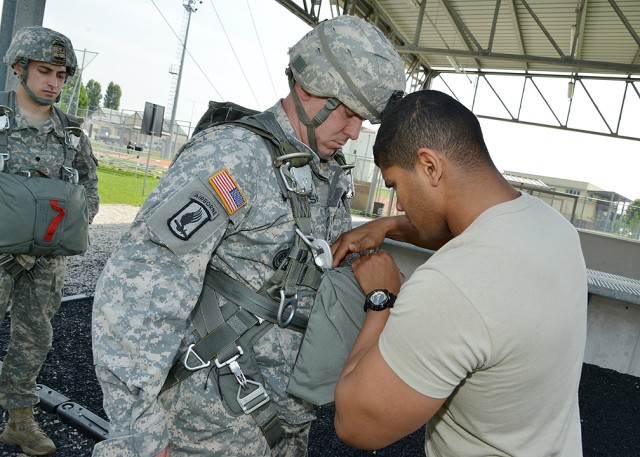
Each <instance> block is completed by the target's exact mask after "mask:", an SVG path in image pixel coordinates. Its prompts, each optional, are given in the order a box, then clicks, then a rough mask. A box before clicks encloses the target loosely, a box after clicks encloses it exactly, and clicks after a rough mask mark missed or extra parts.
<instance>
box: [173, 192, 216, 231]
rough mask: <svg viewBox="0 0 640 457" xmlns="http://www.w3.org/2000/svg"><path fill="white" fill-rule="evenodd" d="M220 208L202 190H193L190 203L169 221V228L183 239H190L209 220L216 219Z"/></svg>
mask: <svg viewBox="0 0 640 457" xmlns="http://www.w3.org/2000/svg"><path fill="white" fill-rule="evenodd" d="M217 215H218V210H217V209H216V207H215V205H214V204H213V202H212V201H211V200H209V199H208V198H207V197H206V196H205V195H203V194H201V193H200V192H193V193H192V194H191V196H190V197H189V203H187V204H186V205H184V206H183V207H182V208H180V210H179V211H178V212H177V213H175V214H174V215H173V216H172V217H171V219H169V220H168V221H167V225H168V226H169V230H171V233H173V234H174V235H175V236H177V237H178V238H180V239H181V240H185V241H186V240H188V239H189V238H191V236H192V235H193V234H194V233H196V232H197V231H198V230H199V229H200V228H201V227H202V226H203V225H204V224H206V223H207V222H208V221H211V220H213V219H215V217H216V216H217Z"/></svg>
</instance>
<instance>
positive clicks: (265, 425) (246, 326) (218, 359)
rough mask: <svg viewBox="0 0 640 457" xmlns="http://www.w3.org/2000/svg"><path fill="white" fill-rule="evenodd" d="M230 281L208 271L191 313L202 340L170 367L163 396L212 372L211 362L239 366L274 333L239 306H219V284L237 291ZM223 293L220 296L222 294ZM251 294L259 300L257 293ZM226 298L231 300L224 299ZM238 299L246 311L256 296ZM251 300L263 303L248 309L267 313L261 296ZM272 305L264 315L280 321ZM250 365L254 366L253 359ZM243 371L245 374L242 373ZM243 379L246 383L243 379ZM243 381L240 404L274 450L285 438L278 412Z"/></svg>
mask: <svg viewBox="0 0 640 457" xmlns="http://www.w3.org/2000/svg"><path fill="white" fill-rule="evenodd" d="M231 281H233V280H232V279H231V278H229V277H228V276H227V275H225V274H224V273H220V272H216V271H215V270H213V269H212V268H207V273H206V275H205V282H204V284H205V285H204V287H203V290H202V293H201V295H200V298H199V299H198V303H197V304H196V307H195V308H194V310H193V311H192V313H191V320H192V322H193V324H194V326H195V327H196V331H197V333H198V336H199V340H198V341H197V342H196V343H195V344H192V345H191V346H190V347H189V349H188V350H187V351H186V352H185V353H184V354H183V355H182V356H181V357H180V359H179V360H178V361H177V362H176V363H174V365H173V366H172V367H171V370H170V371H169V374H168V375H167V379H166V380H165V383H164V385H163V387H162V390H161V391H165V390H167V389H169V388H170V387H172V386H174V385H176V384H178V383H179V382H181V381H183V380H184V379H186V378H187V377H189V376H190V375H191V374H193V373H194V372H195V371H198V370H200V369H202V368H205V367H208V366H210V365H211V361H212V360H214V362H215V364H216V366H217V368H218V369H222V368H224V367H228V366H230V365H231V363H232V362H235V361H236V360H237V359H239V358H240V356H242V355H243V354H244V351H246V350H250V348H252V347H253V344H254V342H255V341H256V340H258V339H259V338H260V337H261V336H262V335H264V333H266V332H267V331H268V330H269V329H270V328H271V324H270V323H269V324H263V321H262V320H261V319H259V318H256V317H255V316H254V315H253V314H252V313H251V312H249V311H247V310H246V309H243V308H241V307H240V306H238V305H237V304H236V303H234V302H229V303H227V304H226V305H225V306H224V307H222V308H221V307H220V306H219V303H218V299H217V296H216V290H218V289H222V288H221V287H219V285H220V284H225V287H224V291H225V292H228V291H230V290H235V289H233V288H228V287H226V283H228V282H231ZM236 287H237V288H244V289H245V292H247V291H250V289H248V288H246V287H245V286H242V285H240V284H237V286H236ZM218 291H219V292H221V291H220V290H218ZM250 292H252V293H253V294H255V293H254V292H253V291H250ZM221 293H222V292H221ZM222 294H223V295H225V296H226V295H227V294H225V293H222ZM234 297H235V298H234V299H232V298H231V297H227V298H228V299H229V300H234V301H235V302H237V300H243V301H241V302H240V303H242V304H243V306H244V307H246V306H245V303H246V302H247V301H249V300H247V299H246V297H251V295H250V294H246V295H243V294H240V295H234ZM251 299H252V300H256V301H261V302H262V303H258V304H253V301H251V303H252V305H249V307H251V306H255V308H256V309H258V308H260V310H261V312H262V311H264V310H263V308H262V307H263V306H264V305H265V303H266V302H264V300H268V299H266V298H265V297H261V296H258V295H257V294H255V296H253V297H251ZM244 300H247V301H244ZM270 304H271V308H272V309H270V310H269V313H266V312H265V313H264V315H265V316H266V315H267V314H268V315H269V317H270V318H272V319H273V320H275V319H276V317H275V315H276V314H277V313H275V311H273V307H275V306H276V305H275V304H274V303H273V302H272V301H270ZM243 347H244V348H245V349H244V350H243V349H242V348H243ZM246 360H249V356H248V355H247V356H246ZM249 363H250V362H249ZM238 366H239V365H238ZM230 369H231V371H232V372H233V373H234V374H236V372H235V371H234V370H233V368H231V367H230ZM238 370H239V371H240V373H242V371H241V370H240V369H239V368H238ZM242 376H243V379H244V375H242ZM244 380H245V382H246V385H247V388H246V389H244V388H243V386H239V387H238V391H237V394H236V398H237V401H238V403H239V404H240V405H241V407H242V409H243V410H244V411H245V412H246V413H247V414H251V416H252V417H253V418H254V420H255V421H256V424H257V425H258V427H259V428H260V430H261V431H262V433H263V435H264V436H265V439H266V440H267V442H268V443H269V446H270V447H274V446H275V445H276V444H277V443H278V442H279V441H280V439H281V438H282V435H283V433H284V431H283V429H282V426H281V424H280V420H279V418H278V416H277V414H276V410H275V408H274V407H273V405H272V404H271V402H270V401H269V396H268V395H267V393H266V391H265V390H264V387H263V385H262V384H260V383H259V382H256V381H255V380H247V379H244Z"/></svg>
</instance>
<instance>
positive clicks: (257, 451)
mask: <svg viewBox="0 0 640 457" xmlns="http://www.w3.org/2000/svg"><path fill="white" fill-rule="evenodd" d="M299 344H300V342H299V336H298V335H295V334H294V332H292V331H282V330H280V329H277V328H273V329H272V330H270V331H269V332H267V333H266V334H265V335H264V336H263V337H261V338H260V340H259V341H258V342H257V343H256V344H255V345H254V350H255V353H256V358H257V360H258V366H259V367H260V372H261V374H262V376H263V378H264V383H265V388H266V389H267V392H268V393H269V396H270V397H271V398H272V403H273V404H274V406H275V408H276V411H277V413H278V416H279V417H280V418H281V423H282V426H283V429H284V432H285V434H284V438H283V439H282V440H281V441H280V443H278V444H277V445H276V446H275V448H274V449H269V445H268V444H267V441H266V439H265V437H264V436H263V435H262V432H261V430H260V428H259V427H258V426H257V425H256V422H255V421H254V419H253V417H252V416H251V415H246V414H239V415H238V414H233V413H232V412H231V411H230V410H229V408H228V407H227V406H225V404H224V402H223V400H222V399H221V394H220V392H219V388H218V383H217V381H216V374H215V369H214V370H211V369H210V368H207V369H202V370H200V371H198V372H196V373H195V374H193V375H192V376H190V377H189V378H187V379H186V380H184V381H182V382H181V383H180V384H178V385H177V386H175V387H173V388H171V389H169V390H168V391H166V392H165V393H164V394H163V395H162V396H161V400H162V403H163V407H164V410H165V414H166V418H167V423H168V427H169V437H170V438H169V439H170V444H169V447H170V454H171V457H187V456H189V457H193V456H207V457H229V456H234V457H272V456H273V457H276V456H277V457H304V456H306V455H307V442H308V438H309V430H310V427H311V420H312V419H314V418H315V417H314V416H313V414H312V405H310V404H308V403H306V402H303V401H302V400H300V399H297V398H295V397H292V396H291V395H288V394H287V393H286V391H285V389H286V384H287V381H288V376H289V375H290V373H291V371H290V370H291V367H292V366H293V361H294V360H295V356H296V354H297V348H298V346H299ZM234 395H235V393H234V394H233V396H234ZM226 399H227V401H230V400H229V396H227V397H226Z"/></svg>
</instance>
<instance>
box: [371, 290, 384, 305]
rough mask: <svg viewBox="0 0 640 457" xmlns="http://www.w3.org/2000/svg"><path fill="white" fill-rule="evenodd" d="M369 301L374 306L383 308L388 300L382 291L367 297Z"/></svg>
mask: <svg viewBox="0 0 640 457" xmlns="http://www.w3.org/2000/svg"><path fill="white" fill-rule="evenodd" d="M369 300H371V303H372V304H374V305H376V306H384V304H385V303H387V301H388V300H389V296H388V295H387V294H386V293H385V292H384V291H383V290H376V291H374V292H373V293H372V294H371V295H370V296H369Z"/></svg>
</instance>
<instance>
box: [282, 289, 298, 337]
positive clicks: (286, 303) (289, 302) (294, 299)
mask: <svg viewBox="0 0 640 457" xmlns="http://www.w3.org/2000/svg"><path fill="white" fill-rule="evenodd" d="M297 307H298V294H294V295H292V296H290V297H287V295H286V294H285V292H284V289H280V306H279V307H278V325H279V326H280V327H282V328H287V327H288V326H289V324H290V323H291V321H292V320H293V316H294V315H295V313H296V308H297ZM287 308H291V312H290V313H289V315H288V316H287V318H286V319H284V318H283V317H282V316H283V314H284V310H285V309H287Z"/></svg>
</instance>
